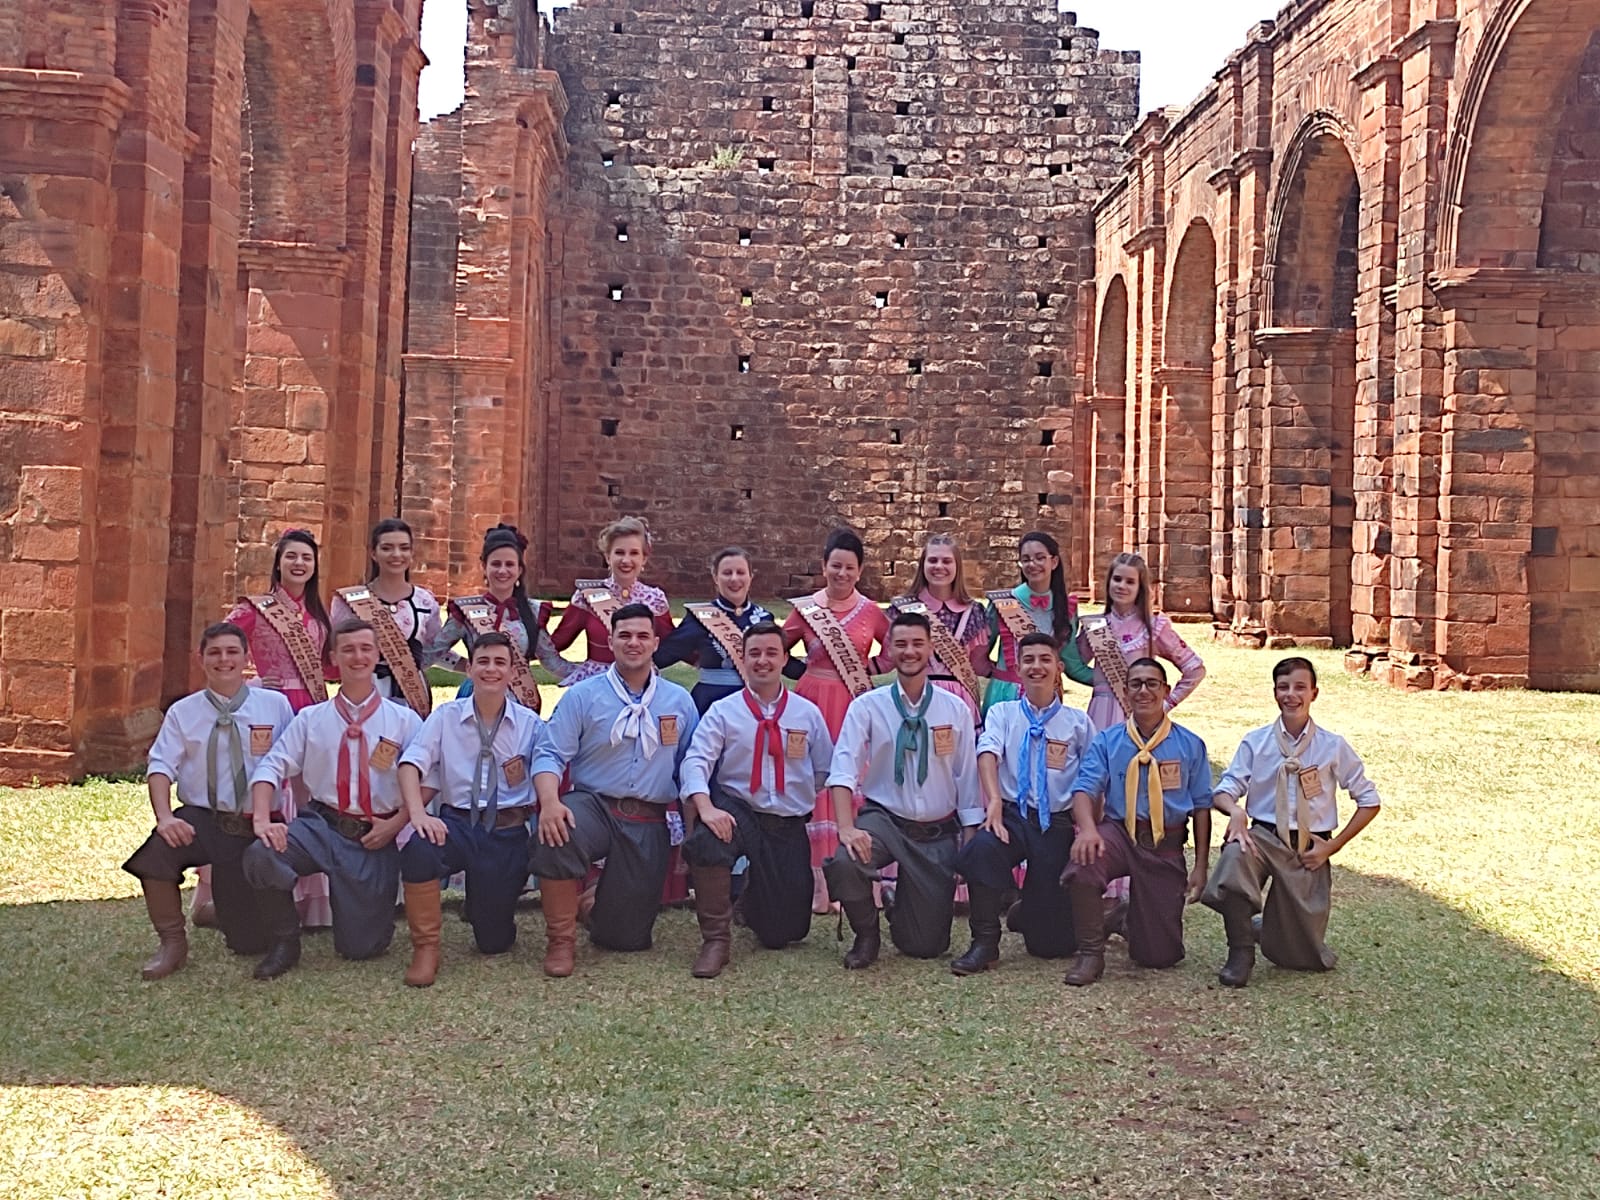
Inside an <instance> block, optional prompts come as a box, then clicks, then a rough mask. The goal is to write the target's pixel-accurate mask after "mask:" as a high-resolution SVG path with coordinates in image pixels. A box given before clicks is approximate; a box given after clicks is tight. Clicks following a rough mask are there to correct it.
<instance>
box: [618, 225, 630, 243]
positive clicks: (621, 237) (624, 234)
mask: <svg viewBox="0 0 1600 1200" xmlns="http://www.w3.org/2000/svg"><path fill="white" fill-rule="evenodd" d="M627 240H628V227H627V226H626V225H618V226H617V241H619V242H625V241H627Z"/></svg>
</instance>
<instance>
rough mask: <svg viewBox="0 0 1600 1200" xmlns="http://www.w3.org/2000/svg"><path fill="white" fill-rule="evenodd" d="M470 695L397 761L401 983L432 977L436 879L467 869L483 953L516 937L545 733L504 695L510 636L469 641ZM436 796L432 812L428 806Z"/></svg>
mask: <svg viewBox="0 0 1600 1200" xmlns="http://www.w3.org/2000/svg"><path fill="white" fill-rule="evenodd" d="M468 669H469V672H470V674H471V678H472V694H471V695H470V696H463V697H461V698H460V699H458V700H450V701H447V702H446V703H444V704H441V705H439V707H437V708H435V709H434V710H433V712H432V713H431V714H429V716H428V719H427V720H426V721H424V722H423V723H422V729H421V731H420V732H418V734H417V736H416V737H414V738H413V739H412V740H411V745H409V746H407V747H406V752H405V753H404V754H403V755H401V756H400V793H401V795H403V796H404V797H405V802H406V813H407V815H408V816H409V818H410V820H411V827H412V828H413V829H414V830H416V835H415V836H414V837H412V839H411V840H410V841H408V842H407V843H406V844H405V845H404V846H403V847H402V848H401V850H400V878H401V879H402V880H403V881H404V887H405V896H406V923H407V924H408V925H409V926H410V927H411V966H410V968H409V969H407V971H406V983H408V984H409V985H411V986H412V987H428V986H430V985H431V984H432V983H433V981H434V978H435V976H436V975H437V974H438V972H439V937H440V932H441V926H442V924H443V922H442V920H441V918H440V913H439V880H440V879H441V878H443V877H444V876H447V875H454V874H455V873H456V872H457V871H465V872H466V873H467V919H468V920H469V921H471V922H472V936H473V940H474V941H476V942H477V944H478V949H479V950H481V951H482V952H483V953H484V954H504V953H505V952H506V951H507V950H510V949H511V946H512V944H513V943H514V942H515V941H516V940H517V913H516V910H517V897H518V896H519V895H521V894H522V887H523V884H524V883H526V882H527V879H528V821H529V818H531V817H532V816H533V763H534V761H535V760H536V759H537V758H538V757H539V755H541V754H542V753H544V750H545V743H546V742H547V741H548V740H549V735H548V734H547V733H546V732H545V724H544V722H543V721H541V720H540V719H539V714H538V713H536V712H534V711H533V709H531V708H525V707H523V706H522V705H521V704H519V703H517V701H516V700H515V699H513V698H512V697H511V696H510V695H509V694H508V690H507V689H508V688H509V687H510V686H511V672H512V670H513V667H512V660H511V639H510V637H509V636H507V635H506V634H504V633H501V632H499V631H498V630H496V631H494V632H492V633H485V634H481V635H479V637H478V640H477V641H475V642H473V644H472V657H471V660H470V664H469V668H468ZM435 797H438V798H439V799H440V800H441V801H442V803H441V805H440V808H439V815H438V816H437V817H431V816H429V815H428V812H427V808H426V806H427V805H428V804H429V803H431V802H432V800H433V799H434V798H435Z"/></svg>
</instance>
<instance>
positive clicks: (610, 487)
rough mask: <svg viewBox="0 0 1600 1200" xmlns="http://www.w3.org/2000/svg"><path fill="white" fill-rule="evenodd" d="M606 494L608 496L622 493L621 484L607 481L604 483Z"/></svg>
mask: <svg viewBox="0 0 1600 1200" xmlns="http://www.w3.org/2000/svg"><path fill="white" fill-rule="evenodd" d="M606 495H608V496H620V495H622V485H621V484H620V483H608V484H606Z"/></svg>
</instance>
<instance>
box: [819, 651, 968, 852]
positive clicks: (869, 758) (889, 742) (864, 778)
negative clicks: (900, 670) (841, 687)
mask: <svg viewBox="0 0 1600 1200" xmlns="http://www.w3.org/2000/svg"><path fill="white" fill-rule="evenodd" d="M926 686H927V688H928V690H929V691H931V692H932V693H933V699H932V700H931V701H929V704H928V711H927V712H926V713H925V714H924V720H926V721H927V723H928V781H927V782H926V783H923V784H919V783H918V782H917V767H916V759H915V757H914V756H912V755H910V754H908V755H907V756H906V767H905V771H904V775H905V782H904V783H896V782H895V780H894V765H895V764H894V742H895V736H896V735H897V734H898V733H899V732H900V713H899V711H898V710H897V709H896V708H895V704H894V693H895V692H898V691H900V681H899V680H898V679H896V680H895V681H894V682H892V683H890V684H887V685H886V686H884V687H877V688H873V689H872V690H871V691H870V692H865V693H863V694H862V695H860V696H857V697H856V698H855V699H854V700H852V701H851V702H850V708H849V711H847V712H846V713H845V715H844V725H843V727H842V728H841V729H840V730H839V740H838V742H837V743H836V744H835V745H834V748H833V768H832V770H831V771H830V772H829V773H828V786H829V787H847V788H851V789H853V790H859V791H860V792H861V793H862V794H863V795H864V796H866V798H867V799H868V800H872V801H875V802H876V803H878V804H881V805H882V806H883V807H884V808H886V809H888V810H889V811H890V812H892V813H894V814H895V815H896V816H899V817H903V818H905V819H906V820H908V821H941V820H943V819H944V818H946V817H948V816H949V815H950V810H951V809H954V810H955V811H956V814H957V815H958V816H959V817H960V819H961V823H962V824H963V825H981V824H983V792H982V790H981V789H980V788H979V786H978V769H977V755H976V753H975V752H974V749H973V732H972V710H971V709H970V708H968V707H967V706H966V705H965V704H964V703H962V701H961V700H959V699H958V698H957V697H956V696H955V695H953V694H952V693H950V692H947V691H946V690H945V689H944V688H940V687H934V686H933V684H932V683H931V682H929V683H927V685H926ZM900 700H901V703H902V704H904V705H905V707H906V711H907V712H912V711H914V710H915V708H916V705H914V704H912V703H910V702H909V701H908V700H906V698H905V693H904V692H900ZM942 730H948V732H947V733H942V732H941V731H942ZM943 737H948V738H950V740H951V751H950V753H948V754H940V753H938V743H939V741H940V739H941V738H943Z"/></svg>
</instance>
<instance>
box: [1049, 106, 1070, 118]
mask: <svg viewBox="0 0 1600 1200" xmlns="http://www.w3.org/2000/svg"><path fill="white" fill-rule="evenodd" d="M1050 111H1051V112H1053V113H1055V115H1056V116H1058V117H1064V116H1066V115H1067V106H1066V105H1065V104H1057V105H1056V106H1055V107H1054V108H1053V109H1051V110H1050Z"/></svg>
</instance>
